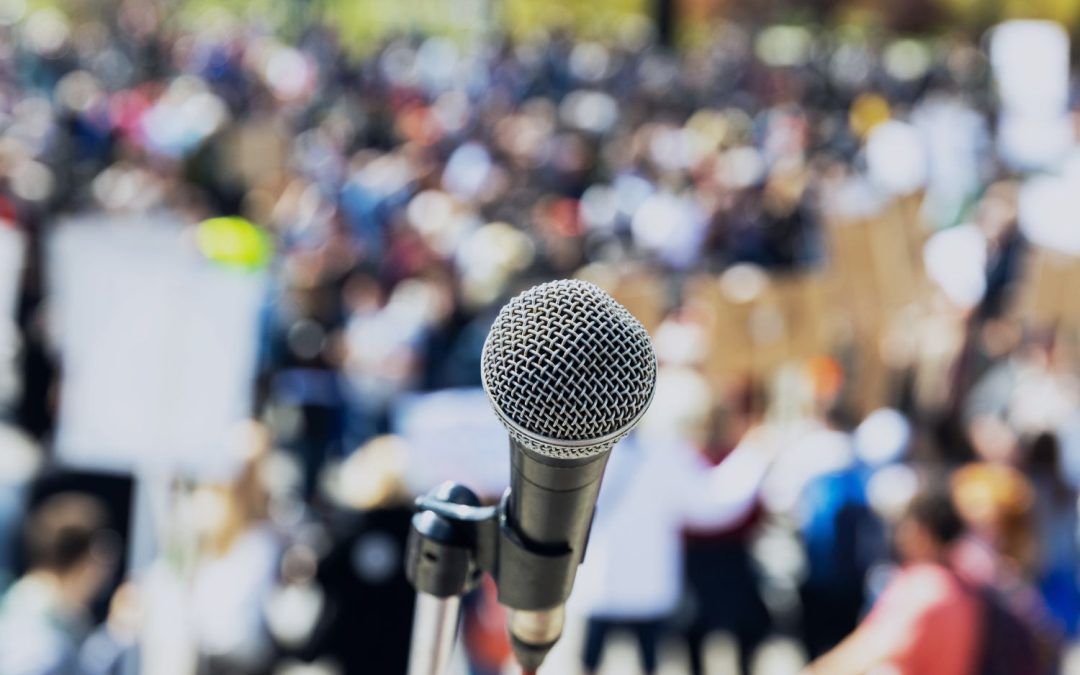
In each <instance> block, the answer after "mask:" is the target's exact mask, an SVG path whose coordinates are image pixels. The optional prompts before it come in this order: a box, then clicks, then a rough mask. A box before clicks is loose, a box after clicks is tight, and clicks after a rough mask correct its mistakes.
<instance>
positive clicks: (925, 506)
mask: <svg viewBox="0 0 1080 675" xmlns="http://www.w3.org/2000/svg"><path fill="white" fill-rule="evenodd" d="M905 516H906V517H907V518H909V519H911V520H913V521H914V522H916V523H918V524H919V525H921V526H922V527H924V528H925V529H926V531H927V532H929V533H930V535H931V536H932V537H933V538H934V539H936V540H937V541H938V543H939V544H942V545H948V544H951V543H953V542H954V541H956V540H957V539H959V538H960V536H961V535H962V534H963V533H964V529H965V526H964V520H963V519H962V518H961V517H960V513H959V511H957V509H956V504H955V503H954V502H953V498H952V494H950V492H949V491H948V490H947V489H945V488H941V487H930V488H927V489H924V490H923V491H922V492H920V493H918V494H916V495H915V496H914V497H913V498H912V499H911V502H910V503H909V504H908V507H907V512H906V514H905Z"/></svg>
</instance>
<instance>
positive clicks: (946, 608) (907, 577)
mask: <svg viewBox="0 0 1080 675" xmlns="http://www.w3.org/2000/svg"><path fill="white" fill-rule="evenodd" d="M963 533H964V522H963V520H962V519H961V517H960V514H959V513H958V512H957V510H956V507H955V506H954V504H953V502H952V498H951V496H950V495H949V493H948V491H947V490H944V489H933V490H926V491H924V492H922V493H920V494H918V495H916V496H915V497H914V498H913V499H912V501H911V503H910V504H909V506H908V508H907V511H906V512H905V513H904V515H903V517H902V518H901V519H900V521H899V522H898V523H897V525H896V531H895V543H896V549H897V553H898V555H899V557H900V561H901V565H902V567H901V569H900V571H898V572H897V573H896V576H895V577H893V579H892V580H891V581H890V582H889V584H888V586H887V587H886V588H885V590H884V592H883V593H882V595H881V597H879V598H878V600H877V602H876V603H875V604H874V608H873V610H871V612H870V614H869V615H867V617H866V618H865V619H864V620H863V621H862V623H860V624H859V626H858V628H856V629H855V631H854V632H853V633H852V634H851V635H850V636H848V637H847V638H845V639H844V641H843V642H841V643H840V644H839V645H837V646H836V647H835V648H834V649H832V650H831V651H829V652H828V653H826V654H824V655H823V656H821V657H819V658H818V659H816V660H815V661H814V662H813V663H811V664H810V665H809V666H807V668H806V669H805V670H803V673H804V675H848V674H850V675H861V674H863V673H870V672H875V673H876V672H885V673H893V674H895V675H976V674H977V673H978V670H977V669H978V667H979V662H978V659H979V654H980V649H981V645H980V631H981V625H980V606H979V601H978V598H977V596H976V595H975V594H974V593H972V592H971V591H969V589H968V587H967V586H966V585H965V582H963V581H962V580H961V579H960V577H959V576H958V575H957V574H956V573H955V572H954V571H953V570H952V568H951V566H950V565H951V563H950V556H951V554H952V547H953V546H954V545H955V544H956V542H957V541H958V540H959V539H960V537H961V536H962V535H963Z"/></svg>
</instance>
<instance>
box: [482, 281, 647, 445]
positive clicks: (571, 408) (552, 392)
mask: <svg viewBox="0 0 1080 675" xmlns="http://www.w3.org/2000/svg"><path fill="white" fill-rule="evenodd" d="M481 373H482V376H483V381H484V389H485V390H486V391H487V394H488V396H489V397H490V399H491V402H492V405H493V406H494V408H495V412H496V413H497V414H498V416H499V417H500V419H501V420H502V422H503V424H504V425H505V426H506V427H507V429H508V430H509V431H510V434H511V436H512V437H513V438H514V439H515V440H517V441H518V442H519V443H521V444H522V445H524V446H525V447H527V448H529V449H531V450H533V451H535V452H538V453H540V454H543V455H547V456H549V457H556V458H563V459H569V458H577V457H589V456H592V455H596V454H599V453H601V452H604V451H606V450H608V449H609V448H611V446H612V445H614V444H615V443H616V442H617V441H619V440H620V439H621V438H622V437H624V436H625V435H626V434H628V433H629V432H630V430H631V429H632V428H633V426H634V424H636V423H637V421H638V420H639V419H640V418H641V416H642V414H644V412H645V410H646V409H647V408H648V407H649V403H650V402H651V400H652V395H653V390H654V388H655V384H656V355H655V354H654V352H653V347H652V342H651V341H650V339H649V334H648V332H646V330H645V328H644V327H643V326H642V325H641V323H640V322H639V321H638V320H637V319H635V318H634V317H633V315H631V314H630V312H628V311H627V310H626V308H625V307H623V306H622V305H620V304H619V303H618V302H616V301H615V299H614V298H612V297H611V296H610V295H608V294H607V293H605V292H604V291H602V290H601V289H600V288H598V287H597V286H594V285H593V284H591V283H588V282H586V281H577V280H563V281H553V282H550V283H546V284H541V285H539V286H535V287H533V288H531V289H529V290H527V291H525V292H524V293H522V294H520V295H518V296H517V297H515V298H513V299H512V300H510V302H509V303H507V304H506V306H504V307H503V308H502V310H501V311H500V312H499V315H498V317H496V319H495V323H494V324H493V325H492V327H491V332H490V333H488V337H487V341H486V342H485V343H484V351H483V356H482V358H481Z"/></svg>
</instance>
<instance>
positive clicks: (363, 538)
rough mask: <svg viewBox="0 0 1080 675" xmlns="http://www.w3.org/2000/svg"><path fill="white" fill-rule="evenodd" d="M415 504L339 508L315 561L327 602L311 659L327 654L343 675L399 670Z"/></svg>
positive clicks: (407, 629) (406, 634) (406, 632)
mask: <svg viewBox="0 0 1080 675" xmlns="http://www.w3.org/2000/svg"><path fill="white" fill-rule="evenodd" d="M412 514H413V512H412V510H411V509H408V508H388V509H378V510H373V511H366V512H361V511H345V510H342V511H338V512H335V513H333V514H332V515H331V516H330V523H329V528H330V532H331V536H332V537H333V539H334V543H333V546H332V547H331V549H330V552H329V553H328V554H327V555H326V557H325V558H323V560H322V561H320V563H319V570H318V575H317V578H318V581H319V583H320V585H321V586H322V587H323V589H324V591H325V593H326V598H327V607H326V610H325V613H324V616H323V617H322V619H321V620H320V621H319V625H318V627H317V628H316V633H315V636H314V637H313V639H312V645H311V646H310V648H309V649H308V650H305V651H306V652H307V653H306V654H304V656H305V657H308V658H312V659H315V658H319V657H322V656H330V657H332V658H334V659H335V660H337V661H338V662H339V663H340V664H341V666H342V669H343V672H345V673H378V674H379V675H404V673H405V672H406V667H407V665H408V655H409V640H410V637H411V633H412V617H413V605H414V603H415V601H416V593H415V591H414V590H413V588H412V586H410V585H409V582H408V580H407V579H406V578H405V565H404V555H405V542H406V540H407V538H408V534H409V523H410V521H411V519H412Z"/></svg>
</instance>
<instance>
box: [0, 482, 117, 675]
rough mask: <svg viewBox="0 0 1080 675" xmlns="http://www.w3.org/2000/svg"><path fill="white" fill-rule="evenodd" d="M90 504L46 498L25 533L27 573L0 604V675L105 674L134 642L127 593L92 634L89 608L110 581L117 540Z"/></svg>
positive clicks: (85, 499) (69, 497) (71, 497)
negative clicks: (106, 619)
mask: <svg viewBox="0 0 1080 675" xmlns="http://www.w3.org/2000/svg"><path fill="white" fill-rule="evenodd" d="M105 525H106V517H105V510H104V508H103V507H102V505H101V504H100V503H99V502H98V501H97V500H96V499H94V498H93V497H90V496H87V495H84V494H78V493H60V494H56V495H54V496H52V497H49V498H48V499H47V500H46V501H45V502H44V503H42V504H41V506H40V507H39V508H38V509H37V511H36V512H35V513H33V514H32V515H31V517H30V518H29V520H28V522H27V526H26V536H25V545H26V555H27V561H28V565H29V567H28V570H27V572H26V573H25V574H24V575H23V576H22V577H20V578H19V579H18V580H17V581H16V582H15V583H14V584H13V585H12V586H11V588H9V589H8V591H7V593H6V594H5V595H4V596H3V599H2V600H0V675H104V674H106V673H112V672H114V669H115V668H116V667H117V666H118V665H119V664H120V662H121V659H122V657H123V656H124V654H126V653H127V650H128V648H129V645H130V644H131V643H132V641H133V635H134V630H133V618H134V615H135V613H134V611H133V597H132V590H131V588H129V587H121V588H122V589H123V590H121V591H118V592H117V594H116V595H115V596H114V601H113V603H112V607H111V609H110V616H109V620H108V621H107V622H106V624H105V625H104V626H102V627H100V628H96V629H95V627H94V621H93V618H92V617H91V613H90V607H91V605H92V603H93V602H94V600H96V598H97V597H98V594H99V593H100V592H101V591H102V590H103V588H104V587H105V584H106V583H107V582H108V581H109V579H110V578H112V574H113V569H114V565H115V562H116V554H117V552H116V541H115V535H114V534H110V532H109V531H108V530H106V528H105Z"/></svg>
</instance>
